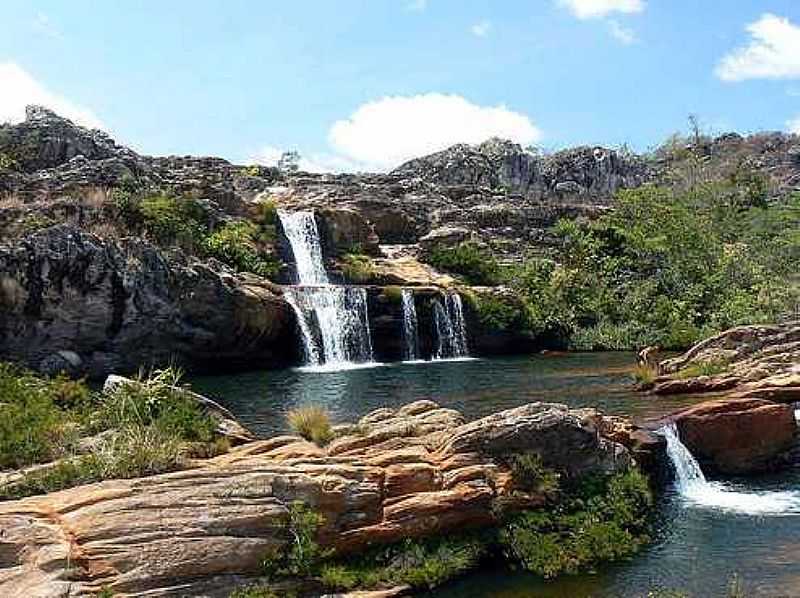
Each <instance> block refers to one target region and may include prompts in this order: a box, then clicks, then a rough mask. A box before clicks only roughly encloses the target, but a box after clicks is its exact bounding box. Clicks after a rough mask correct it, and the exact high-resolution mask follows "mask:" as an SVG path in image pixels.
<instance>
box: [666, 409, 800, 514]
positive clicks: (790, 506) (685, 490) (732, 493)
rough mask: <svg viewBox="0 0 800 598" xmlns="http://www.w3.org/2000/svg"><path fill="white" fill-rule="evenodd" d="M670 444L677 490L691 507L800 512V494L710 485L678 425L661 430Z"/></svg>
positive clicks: (753, 511)
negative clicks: (682, 438) (682, 440)
mask: <svg viewBox="0 0 800 598" xmlns="http://www.w3.org/2000/svg"><path fill="white" fill-rule="evenodd" d="M659 433H661V434H662V435H663V436H664V438H666V440H667V455H668V456H669V459H670V461H671V462H672V465H673V467H674V468H675V488H676V490H677V491H678V493H679V494H680V495H681V496H682V497H683V498H684V499H686V500H687V501H688V502H689V503H690V504H691V505H693V506H698V507H707V508H716V509H721V510H724V511H735V512H739V513H744V514H749V515H768V514H772V515H777V514H783V513H796V512H798V511H800V494H798V493H797V492H789V491H768V492H754V491H750V492H742V491H738V490H736V489H735V488H733V487H731V486H728V485H726V484H723V483H722V482H709V481H708V480H706V476H705V475H704V474H703V470H702V469H701V468H700V464H699V463H698V462H697V459H695V458H694V455H692V453H691V451H689V449H688V448H687V447H686V445H685V444H683V442H681V439H680V435H679V434H678V428H677V426H676V425H675V423H674V422H673V423H669V424H667V425H666V426H664V427H663V428H661V429H660V430H659Z"/></svg>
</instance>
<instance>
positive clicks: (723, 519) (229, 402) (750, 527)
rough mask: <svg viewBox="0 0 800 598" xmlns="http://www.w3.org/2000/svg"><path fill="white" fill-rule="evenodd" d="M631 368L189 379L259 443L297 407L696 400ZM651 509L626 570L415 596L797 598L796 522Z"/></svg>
mask: <svg viewBox="0 0 800 598" xmlns="http://www.w3.org/2000/svg"><path fill="white" fill-rule="evenodd" d="M633 362H634V356H633V355H632V354H627V353H606V354H603V353H594V354H569V355H549V356H530V357H514V358H502V359H482V360H473V361H442V362H425V363H421V364H388V365H386V366H384V367H375V368H371V369H357V370H350V371H337V372H329V373H319V372H305V371H301V370H298V369H293V370H281V371H269V372H254V373H248V374H240V375H235V376H225V377H213V378H212V377H205V378H203V377H200V378H194V379H192V380H190V382H191V383H192V384H193V386H194V387H195V389H196V390H198V391H200V392H204V393H206V394H208V395H210V396H212V397H214V398H217V399H219V400H221V401H222V402H223V403H224V404H225V405H226V406H227V407H229V408H231V409H232V410H233V411H234V412H235V413H236V414H237V415H238V416H239V417H240V418H241V420H242V421H243V422H244V423H245V424H246V425H248V426H249V427H250V428H251V429H253V430H254V431H256V432H257V433H259V434H261V435H270V434H274V433H278V432H282V431H284V430H285V423H284V422H285V414H286V411H287V410H288V409H291V408H292V407H294V406H296V405H299V404H304V403H322V404H324V405H326V406H327V407H328V408H329V409H330V411H331V412H332V413H333V415H334V418H335V419H336V420H338V421H353V420H355V419H357V418H358V417H360V416H361V415H363V414H365V413H366V412H368V411H370V410H372V409H376V408H378V407H383V406H396V405H401V404H404V403H407V402H409V401H413V400H416V399H423V398H431V399H434V400H436V401H437V402H439V403H440V404H442V405H444V406H447V407H454V408H456V409H459V410H460V411H462V412H463V413H464V414H465V415H466V416H467V417H469V418H477V417H480V416H482V415H486V414H489V413H491V412H494V411H498V410H501V409H506V408H510V407H514V406H517V405H521V404H523V403H526V402H529V401H536V400H542V401H557V402H562V403H566V404H568V405H571V406H574V407H584V406H596V407H598V408H600V409H602V410H604V411H605V412H607V413H615V414H626V415H630V416H632V417H633V418H634V419H645V418H649V417H655V416H659V415H662V414H665V413H668V412H670V411H673V410H675V409H678V408H680V407H682V406H685V405H688V404H691V403H694V402H696V401H697V400H698V398H697V397H680V398H678V397H652V396H647V395H642V394H639V393H635V392H633V391H631V390H630V372H631V369H632V368H631V365H632V364H633ZM706 398H707V397H706ZM719 482H721V481H720V480H711V481H710V482H709V483H711V484H716V483H719ZM724 487H725V489H726V491H728V492H734V493H735V492H741V493H745V494H748V495H749V496H751V497H752V495H754V494H755V495H758V494H772V495H773V496H774V494H773V493H781V492H786V493H794V492H795V491H796V490H797V489H798V488H800V473H798V472H792V473H788V474H783V475H781V476H780V477H765V478H760V479H747V480H745V479H738V480H724ZM658 512H659V523H658V530H657V534H656V538H655V541H654V543H653V544H652V545H651V546H650V547H648V549H646V550H645V551H643V552H642V553H641V554H639V555H637V556H636V557H635V558H634V559H632V560H631V561H629V562H625V563H621V564H615V565H608V566H603V567H601V568H600V569H599V570H598V571H596V572H593V573H587V574H582V575H576V576H570V577H564V578H561V579H558V580H555V581H550V582H545V581H543V580H541V579H538V578H536V577H535V576H533V575H529V574H525V573H521V572H518V571H517V572H513V571H508V570H505V569H503V568H497V567H494V568H492V567H489V568H484V569H481V570H479V571H476V572H474V573H473V574H470V575H468V576H466V577H464V578H462V579H461V580H458V581H455V582H453V583H451V584H448V585H446V586H444V587H442V588H438V589H437V590H436V591H435V592H432V593H430V594H428V595H427V597H426V598H433V597H434V596H435V597H436V598H528V597H531V598H589V597H593V598H611V597H614V598H616V597H622V598H627V597H631V598H633V597H642V598H643V597H645V596H647V593H648V592H649V591H651V590H655V589H674V590H680V591H682V592H686V593H687V595H689V596H692V597H693V598H714V597H717V596H720V597H724V596H726V595H727V594H726V588H727V584H728V581H729V579H730V578H731V576H733V575H734V574H738V575H739V576H740V578H741V579H742V580H743V585H744V587H745V590H746V591H747V594H746V595H747V596H748V597H750V596H758V597H761V596H764V597H767V596H768V597H778V596H785V597H789V596H800V514H797V513H794V512H782V513H780V514H775V513H770V512H766V513H764V512H762V513H760V514H753V513H749V512H736V511H733V510H730V509H726V508H723V507H720V506H718V505H717V506H715V505H709V504H706V505H702V504H698V503H697V502H695V501H692V500H690V499H688V498H687V497H686V496H684V495H681V493H680V492H679V491H678V490H677V489H676V488H672V489H670V490H668V491H667V492H666V493H665V494H664V495H663V496H662V498H661V504H660V506H659V511H658Z"/></svg>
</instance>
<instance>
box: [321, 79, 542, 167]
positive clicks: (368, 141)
mask: <svg viewBox="0 0 800 598" xmlns="http://www.w3.org/2000/svg"><path fill="white" fill-rule="evenodd" d="M490 137H502V138H505V139H510V140H512V141H515V142H517V143H520V144H523V145H525V144H530V143H534V142H536V141H538V140H539V139H540V138H541V131H540V130H539V129H538V128H537V127H536V126H535V125H534V124H533V122H531V120H530V118H528V116H526V115H524V114H521V113H519V112H514V111H513V110H510V109H508V108H507V107H505V106H503V105H499V106H479V105H477V104H473V103H472V102H470V101H468V100H466V99H465V98H463V97H461V96H458V95H445V94H440V93H428V94H423V95H416V96H393V97H385V98H382V99H379V100H376V101H373V102H368V103H366V104H363V105H361V106H359V107H358V108H357V109H356V111H355V112H353V114H351V115H350V117H349V118H347V119H344V120H340V121H337V122H335V123H334V124H333V126H332V127H331V129H330V132H329V134H328V140H329V142H330V145H331V147H332V148H333V149H334V151H335V153H336V155H337V156H340V157H341V158H342V159H343V160H346V161H349V162H351V163H357V164H361V165H364V166H365V167H366V168H368V169H373V170H387V169H390V168H393V167H395V166H398V165H400V164H401V163H403V162H405V161H406V160H409V159H411V158H416V157H418V156H423V155H425V154H430V153H432V152H436V151H440V150H442V149H445V148H447V147H449V146H451V145H453V144H456V143H480V142H482V141H485V140H486V139H488V138H490Z"/></svg>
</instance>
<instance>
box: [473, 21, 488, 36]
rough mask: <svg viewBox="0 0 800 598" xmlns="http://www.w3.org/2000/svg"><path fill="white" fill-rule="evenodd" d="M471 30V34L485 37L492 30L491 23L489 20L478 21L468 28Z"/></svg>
mask: <svg viewBox="0 0 800 598" xmlns="http://www.w3.org/2000/svg"><path fill="white" fill-rule="evenodd" d="M469 30H470V31H471V32H472V35H475V36H477V37H486V36H488V35H489V33H490V32H491V31H492V24H491V22H489V21H486V20H484V21H480V22H479V23H475V24H474V25H473V26H472V27H470V28H469Z"/></svg>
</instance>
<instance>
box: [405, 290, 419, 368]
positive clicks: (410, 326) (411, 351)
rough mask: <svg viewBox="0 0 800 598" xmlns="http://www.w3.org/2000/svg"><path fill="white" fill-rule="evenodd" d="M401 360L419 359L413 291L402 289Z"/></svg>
mask: <svg viewBox="0 0 800 598" xmlns="http://www.w3.org/2000/svg"><path fill="white" fill-rule="evenodd" d="M402 298H403V341H404V343H405V344H404V348H403V360H404V361H419V333H418V325H417V308H416V306H415V305H414V291H412V290H410V289H403V291H402Z"/></svg>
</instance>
